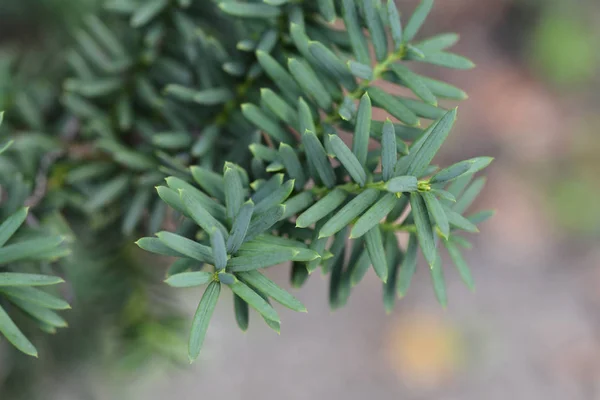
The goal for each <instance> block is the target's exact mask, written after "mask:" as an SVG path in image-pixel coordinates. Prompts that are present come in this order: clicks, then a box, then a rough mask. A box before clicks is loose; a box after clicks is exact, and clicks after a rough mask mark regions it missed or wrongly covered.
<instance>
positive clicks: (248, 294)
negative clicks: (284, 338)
mask: <svg viewBox="0 0 600 400" xmlns="http://www.w3.org/2000/svg"><path fill="white" fill-rule="evenodd" d="M229 287H230V288H231V290H232V291H233V292H234V293H235V294H237V295H238V296H239V297H240V298H241V299H242V300H244V301H245V302H246V303H248V305H250V307H252V308H254V309H255V310H256V311H258V312H259V313H260V314H261V315H262V316H263V317H265V318H266V319H268V320H270V321H275V322H277V323H280V322H281V321H280V319H279V315H277V311H275V309H274V308H273V307H271V305H270V304H269V303H267V301H266V300H265V299H263V298H262V297H261V296H260V295H259V294H257V293H256V292H255V291H254V290H252V289H251V288H249V287H248V286H247V285H246V284H244V283H242V282H239V281H238V282H236V283H234V284H233V285H231V286H229Z"/></svg>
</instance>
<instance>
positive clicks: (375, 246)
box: [365, 226, 388, 283]
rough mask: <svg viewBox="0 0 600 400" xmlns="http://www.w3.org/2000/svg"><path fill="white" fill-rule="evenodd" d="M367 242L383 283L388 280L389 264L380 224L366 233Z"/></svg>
mask: <svg viewBox="0 0 600 400" xmlns="http://www.w3.org/2000/svg"><path fill="white" fill-rule="evenodd" d="M365 243H366V247H367V251H368V252H369V258H370V259H371V262H372V263H373V269H374V270H375V273H376V274H377V276H378V277H379V279H381V280H382V281H383V283H385V282H387V278H388V265H387V260H386V257H385V249H384V247H383V238H382V237H381V230H380V228H379V226H375V227H374V228H372V229H371V230H369V231H368V232H367V233H366V234H365Z"/></svg>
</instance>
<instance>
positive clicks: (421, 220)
mask: <svg viewBox="0 0 600 400" xmlns="http://www.w3.org/2000/svg"><path fill="white" fill-rule="evenodd" d="M410 207H411V209H412V215H413V218H414V220H415V225H416V226H417V237H418V238H419V245H420V246H421V250H422V251H423V255H424V256H425V259H426V260H427V263H428V264H429V265H430V266H431V267H433V264H434V263H435V257H436V254H437V251H436V249H435V241H434V236H433V229H432V227H431V221H430V220H429V213H428V212H427V207H426V206H425V201H424V200H423V197H421V195H420V194H419V193H411V194H410Z"/></svg>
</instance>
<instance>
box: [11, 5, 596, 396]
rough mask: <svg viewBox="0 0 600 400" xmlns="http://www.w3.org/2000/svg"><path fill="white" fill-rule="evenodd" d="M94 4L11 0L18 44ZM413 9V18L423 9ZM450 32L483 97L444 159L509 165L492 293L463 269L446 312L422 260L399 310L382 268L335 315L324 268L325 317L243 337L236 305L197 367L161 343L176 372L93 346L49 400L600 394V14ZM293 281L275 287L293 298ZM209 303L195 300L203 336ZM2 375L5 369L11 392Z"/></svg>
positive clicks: (491, 186)
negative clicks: (386, 304) (386, 290)
mask: <svg viewBox="0 0 600 400" xmlns="http://www.w3.org/2000/svg"><path fill="white" fill-rule="evenodd" d="M92 2H93V1H91V0H90V1H87V2H86V1H78V2H74V3H73V2H65V1H60V0H43V1H42V0H22V1H11V0H0V46H3V45H5V44H6V43H11V45H13V46H14V45H15V43H16V44H17V46H37V42H36V38H39V37H40V36H44V32H45V30H46V29H54V30H56V29H58V30H60V28H61V26H62V25H61V24H62V23H60V22H59V23H57V21H64V18H78V16H79V15H80V14H81V13H82V12H83V10H85V8H86V5H87V4H86V3H92ZM397 3H398V6H399V9H400V10H401V11H402V12H403V14H405V15H408V14H409V13H411V12H412V10H413V8H414V6H415V4H416V2H415V1H412V0H400V1H397ZM447 31H455V32H459V33H460V34H461V37H462V40H461V42H460V43H459V45H458V46H457V47H456V48H455V49H454V51H455V52H457V53H459V54H463V55H465V56H467V57H469V58H471V59H472V60H473V61H474V62H475V63H476V64H477V68H476V69H475V70H474V71H470V72H452V73H447V72H444V75H440V69H436V68H428V69H427V72H428V73H430V74H432V75H433V76H437V77H439V78H442V79H443V80H446V81H448V82H450V83H453V84H455V85H457V86H459V87H461V88H462V89H464V90H466V91H467V92H468V93H469V96H470V98H469V99H468V100H466V101H465V102H464V103H462V104H461V106H460V108H459V110H460V115H459V121H458V125H457V127H456V128H455V130H454V131H453V134H452V135H451V137H450V139H449V141H448V143H447V145H446V146H445V148H444V153H443V155H442V157H441V159H440V160H439V163H440V164H441V165H449V164H451V163H453V162H455V161H458V160H461V159H465V158H468V157H474V156H479V155H490V156H494V157H496V161H495V162H494V164H492V167H491V168H489V169H488V171H487V172H488V175H489V177H488V186H487V187H486V188H485V189H484V193H483V195H482V196H481V197H480V199H479V200H478V204H477V205H476V206H477V207H480V208H482V209H483V208H494V209H496V210H497V215H496V217H495V218H493V219H492V220H491V221H489V222H487V223H486V225H484V227H483V229H482V233H481V234H480V235H478V236H477V237H476V238H475V239H474V241H475V242H476V245H475V246H474V248H473V250H471V251H470V252H469V254H468V261H469V263H470V265H471V267H472V271H473V274H474V277H475V280H476V285H477V286H476V291H475V293H471V292H469V291H468V290H467V289H466V288H465V287H464V285H463V284H462V282H460V278H459V276H458V274H456V273H454V271H448V273H447V274H446V279H447V283H448V294H449V306H448V308H447V309H446V310H443V309H441V308H440V306H439V305H438V304H437V303H436V301H435V297H434V294H433V291H432V289H431V285H430V282H429V274H428V271H427V270H426V268H425V266H424V265H423V264H421V265H420V266H421V267H423V268H421V270H420V272H419V271H417V277H416V280H415V281H414V282H413V285H412V287H411V289H410V290H409V293H408V295H407V297H406V298H405V299H403V300H401V301H400V302H399V303H398V304H397V307H396V309H395V311H394V313H393V314H392V315H386V314H385V312H384V309H383V305H382V301H381V296H382V294H381V292H382V290H381V289H382V288H381V284H380V281H379V280H378V279H377V278H376V277H375V275H374V274H373V275H370V276H368V277H367V278H366V279H365V280H364V281H363V283H362V284H361V285H360V286H359V287H358V288H357V289H356V290H355V292H354V293H353V295H352V296H351V297H350V301H349V303H348V305H347V306H346V307H345V308H343V309H341V310H338V311H336V312H330V311H329V308H328V306H327V282H326V281H325V279H322V278H321V277H320V276H318V275H317V274H315V276H313V277H312V279H310V280H309V282H308V284H307V285H306V286H304V287H303V288H302V289H301V290H300V291H297V292H295V294H296V295H297V297H299V298H300V299H301V300H302V301H303V302H304V303H305V304H306V306H307V308H308V309H309V313H308V314H296V313H293V312H286V310H283V309H281V310H280V309H278V311H281V316H282V321H283V324H282V333H281V336H277V335H276V334H275V333H273V332H272V331H271V330H269V329H268V328H267V327H266V326H263V325H262V324H254V325H255V326H253V327H252V329H250V330H249V331H248V333H246V334H242V333H240V332H239V330H238V329H237V327H236V325H235V321H234V318H233V316H232V311H231V309H232V304H229V303H228V302H227V301H220V303H219V305H218V307H217V308H218V309H217V311H216V313H215V317H214V318H213V321H212V323H211V328H210V329H209V332H208V336H207V340H206V343H205V347H204V350H203V353H202V354H201V359H200V360H199V361H197V362H196V363H195V364H194V365H192V366H188V365H187V361H186V358H185V357H186V352H185V338H184V340H182V341H181V342H178V341H176V340H175V341H174V340H172V337H168V338H166V337H164V336H159V337H157V338H154V339H153V340H155V341H156V343H158V344H160V343H166V342H169V343H171V342H174V343H176V344H174V345H173V350H172V351H171V352H170V353H172V354H174V356H173V357H174V358H175V362H174V363H170V364H165V363H164V362H163V361H162V360H161V357H160V356H159V355H158V354H157V356H156V360H154V358H152V357H150V358H149V363H147V364H144V365H145V367H144V368H143V369H138V368H134V367H127V365H128V364H127V363H124V362H120V363H119V364H118V365H116V364H114V363H113V362H112V361H110V362H108V361H106V360H104V359H102V360H98V359H97V358H96V357H95V356H94V349H88V352H89V353H90V355H91V356H90V357H88V358H86V359H85V361H81V362H76V363H73V364H71V365H70V366H69V367H68V368H66V369H65V370H64V371H62V372H61V373H60V374H58V373H53V372H52V371H48V373H47V374H41V375H40V376H41V378H40V379H39V381H40V382H39V385H40V387H41V388H42V390H43V391H44V392H43V393H44V396H43V398H44V399H48V400H53V399H61V400H69V399H74V400H75V399H77V400H78V399H121V398H122V399H138V398H139V399H165V398H177V399H179V400H187V399H196V398H198V397H199V396H204V397H207V398H219V399H242V398H243V399H254V398H261V399H265V400H270V399H281V398H285V399H328V398H331V399H334V398H335V399H348V400H352V399H364V398H374V399H392V398H402V399H405V400H412V399H415V400H416V399H419V400H425V399H438V398H444V399H447V400H451V399H461V400H467V399H473V400H475V399H477V400H479V399H489V400H494V399H505V398H514V399H544V400H552V399H582V400H583V399H586V400H587V399H600V268H599V266H600V246H598V243H599V239H600V206H598V199H599V198H600V177H599V173H598V172H599V171H600V157H598V154H599V153H600V137H599V135H600V130H599V128H598V126H599V125H600V113H599V109H600V78H599V77H600V53H599V52H598V45H599V44H600V2H598V1H597V0H571V1H564V0H485V1H481V0H438V2H437V5H436V7H435V8H434V12H433V15H432V16H431V17H430V19H429V21H428V22H427V23H426V26H425V29H424V31H423V32H422V34H423V35H424V36H428V35H430V34H435V33H441V32H447ZM65 34H66V32H65ZM45 45H47V46H51V45H52V44H51V43H50V44H48V43H46V44H45ZM1 62H2V60H0V63H1ZM31 67H32V68H35V67H40V66H35V65H34V66H31ZM0 90H1V87H0ZM287 271H288V269H287V268H280V269H277V268H275V269H273V270H272V277H273V278H274V279H276V280H277V281H278V282H281V283H282V285H284V286H286V287H289V286H287V285H288V284H287V281H288V276H287V274H288V272H287ZM171 295H174V293H171ZM198 299H199V293H198V292H197V291H195V290H193V289H191V290H189V291H188V292H186V293H185V294H184V296H183V297H182V298H181V299H180V301H181V304H182V312H181V314H182V315H183V316H185V318H186V320H185V323H184V328H185V329H187V324H188V323H189V321H190V320H191V316H192V315H193V312H194V309H195V306H196V304H197V301H198ZM87 323H89V324H94V320H93V319H92V320H91V321H88V322H87ZM97 329H98V330H101V329H102V326H101V325H99V326H97ZM68 334H69V332H68V330H67V331H63V332H60V333H59V334H58V335H59V336H60V335H68ZM103 346H106V344H103ZM66 348H68V345H66V347H65V349H66ZM65 351H67V350H65ZM134 365H137V364H134ZM2 371H3V366H2V360H1V359H0V387H2V385H7V384H10V382H6V379H4V378H5V377H4V376H3V373H2ZM0 392H1V390H0ZM3 400H4V398H3ZM7 400H12V398H11V399H8V398H7Z"/></svg>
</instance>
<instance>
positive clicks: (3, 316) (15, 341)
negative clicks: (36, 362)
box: [0, 306, 38, 357]
mask: <svg viewBox="0 0 600 400" xmlns="http://www.w3.org/2000/svg"><path fill="white" fill-rule="evenodd" d="M0 332H2V334H3V335H4V337H6V340H8V341H9V342H10V343H11V344H12V345H13V346H15V347H16V348H17V349H19V350H20V351H22V352H23V353H25V354H27V355H30V356H33V357H37V356H38V353H37V350H36V348H35V346H34V345H33V344H31V342H30V341H29V340H28V339H27V338H26V337H25V335H23V333H22V332H21V331H20V330H19V328H18V327H17V326H16V325H15V323H14V322H13V321H12V319H10V317H9V316H8V314H7V313H6V311H4V308H2V306H0Z"/></svg>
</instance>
